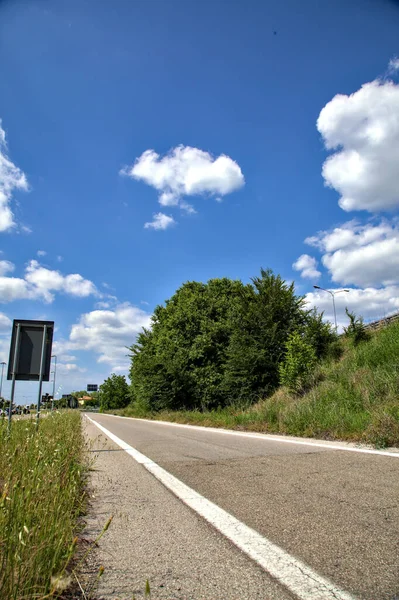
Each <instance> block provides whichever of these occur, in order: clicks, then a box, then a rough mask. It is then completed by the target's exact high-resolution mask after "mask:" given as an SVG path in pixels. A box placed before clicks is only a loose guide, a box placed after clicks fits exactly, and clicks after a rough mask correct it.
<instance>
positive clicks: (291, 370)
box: [279, 331, 316, 393]
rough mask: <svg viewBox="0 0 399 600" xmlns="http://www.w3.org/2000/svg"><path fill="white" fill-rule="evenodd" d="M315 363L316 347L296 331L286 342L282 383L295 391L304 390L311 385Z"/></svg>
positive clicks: (281, 365)
mask: <svg viewBox="0 0 399 600" xmlns="http://www.w3.org/2000/svg"><path fill="white" fill-rule="evenodd" d="M315 365H316V353H315V351H314V349H313V348H312V346H311V345H310V344H309V343H308V342H306V341H305V339H303V338H302V337H301V335H300V334H299V333H298V332H297V331H295V332H294V333H292V334H291V335H290V337H289V339H288V341H287V343H286V356H285V360H284V362H283V363H282V364H280V367H279V373H280V383H281V385H285V386H286V387H288V389H289V390H290V392H293V393H299V392H301V391H303V390H304V389H305V388H306V387H307V386H308V385H309V381H310V376H311V374H312V373H313V370H314V367H315Z"/></svg>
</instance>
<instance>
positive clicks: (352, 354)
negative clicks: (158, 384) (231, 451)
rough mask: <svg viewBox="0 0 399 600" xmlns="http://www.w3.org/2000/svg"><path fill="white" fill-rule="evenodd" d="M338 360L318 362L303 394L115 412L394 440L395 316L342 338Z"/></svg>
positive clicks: (397, 390)
mask: <svg viewBox="0 0 399 600" xmlns="http://www.w3.org/2000/svg"><path fill="white" fill-rule="evenodd" d="M342 344H343V350H344V353H343V356H342V357H341V359H340V360H332V359H330V360H328V361H325V362H323V363H322V364H320V365H318V367H317V368H316V370H315V372H314V375H313V384H312V386H311V387H310V389H309V390H308V392H307V393H306V394H303V395H301V396H295V395H293V394H291V393H290V392H289V391H288V390H287V389H286V388H280V389H279V390H277V392H276V393H275V394H273V395H272V396H270V397H269V398H266V399H264V400H260V401H259V402H258V403H257V404H256V405H254V406H252V407H249V408H247V409H245V410H243V409H239V408H235V407H228V408H225V409H223V410H219V411H212V412H199V411H164V412H158V413H148V412H146V411H143V410H142V409H138V408H135V407H134V406H129V407H127V408H126V409H123V410H122V411H114V412H119V414H122V415H126V416H132V417H145V418H152V419H162V420H167V421H174V422H179V423H191V424H197V425H204V426H211V427H228V428H233V429H247V430H252V431H263V432H270V433H283V434H290V435H297V436H309V437H318V438H324V439H342V440H351V441H360V442H365V443H369V444H372V445H374V446H376V447H387V446H399V322H395V323H393V324H392V325H389V326H388V327H386V328H385V329H381V330H380V331H376V332H373V333H372V335H371V338H370V340H369V341H365V342H362V343H360V344H359V345H357V346H354V345H352V343H351V342H350V340H347V339H344V340H343V341H342Z"/></svg>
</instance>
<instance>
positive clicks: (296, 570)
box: [85, 415, 355, 600]
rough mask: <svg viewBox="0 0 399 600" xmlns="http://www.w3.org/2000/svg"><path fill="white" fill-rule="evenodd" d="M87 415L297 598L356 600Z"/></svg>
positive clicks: (301, 599) (308, 599)
mask: <svg viewBox="0 0 399 600" xmlns="http://www.w3.org/2000/svg"><path fill="white" fill-rule="evenodd" d="M85 416H86V418H87V419H88V420H89V421H90V422H91V423H93V424H94V425H95V426H96V427H97V428H98V429H99V430H100V431H102V432H103V433H104V435H106V436H107V437H108V438H110V439H111V440H112V441H113V442H114V443H115V444H117V445H118V446H119V447H120V448H122V449H123V450H124V451H125V452H126V453H127V454H129V455H130V456H131V457H132V458H133V459H134V460H135V461H136V462H138V463H139V464H141V465H142V466H143V467H144V468H145V469H146V470H147V471H149V472H150V473H151V474H152V475H153V476H154V477H155V478H156V479H158V481H159V482H160V483H162V484H163V485H164V486H165V487H166V488H167V489H169V490H170V491H171V492H172V493H173V494H174V495H175V496H177V498H179V499H180V500H181V501H182V502H184V504H186V505H187V506H189V507H190V508H191V509H192V510H193V511H195V512H196V513H197V514H198V515H199V516H200V517H202V518H203V519H205V520H206V521H207V522H208V523H209V524H210V525H212V526H213V527H214V528H215V529H217V530H218V531H219V532H220V533H221V534H222V535H223V536H225V537H226V538H227V539H229V540H230V541H231V542H232V543H233V544H234V545H235V546H236V547H237V548H239V549H240V550H241V551H242V552H244V553H245V554H246V555H247V556H249V558H251V559H252V560H253V561H254V562H256V563H257V564H258V565H259V566H260V567H261V568H262V569H263V570H264V571H266V572H267V573H269V575H271V576H272V577H273V578H274V579H275V580H277V581H278V582H279V583H280V584H281V585H282V586H284V587H285V588H286V589H287V590H289V591H290V592H291V593H292V594H294V595H295V596H296V597H297V598H299V599H300V600H355V597H354V596H352V595H351V594H349V593H348V592H346V591H345V590H342V589H341V588H339V587H338V586H336V585H335V584H334V583H333V582H331V581H330V580H328V579H326V578H324V577H322V576H321V575H319V574H318V573H316V572H315V571H313V569H311V568H310V567H309V566H308V565H306V564H305V563H303V562H302V561H300V560H298V559H296V558H295V557H294V556H292V555H290V554H288V553H287V552H285V550H283V549H282V548H280V547H279V546H277V545H276V544H274V543H273V542H271V541H270V540H268V539H267V538H266V537H264V536H262V535H261V534H260V533H258V532H257V531H255V530H254V529H252V528H250V527H248V526H247V525H245V523H243V522H241V521H239V520H238V519H236V518H235V517H234V516H233V515H231V514H230V513H228V512H227V511H225V510H224V509H222V508H220V507H219V506H218V505H216V504H214V503H213V502H211V501H210V500H208V499H207V498H205V497H204V496H202V495H201V494H199V493H198V492H196V491H195V490H194V489H192V488H190V487H189V486H187V485H186V484H185V483H183V482H182V481H180V480H179V479H177V477H175V476H174V475H172V474H171V473H169V472H168V471H166V470H165V469H164V468H163V467H161V466H160V465H158V464H157V463H155V462H154V461H153V460H151V459H150V458H148V457H147V456H145V455H144V454H142V453H141V452H139V451H138V450H136V449H135V448H133V446H130V445H129V444H128V443H127V442H125V441H124V440H122V439H121V438H119V437H117V436H116V435H115V434H113V433H112V432H111V431H109V430H108V429H106V428H105V427H104V426H103V425H101V424H100V423H97V421H96V420H95V419H92V418H91V417H89V416H88V415H85Z"/></svg>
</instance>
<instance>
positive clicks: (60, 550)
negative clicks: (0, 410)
mask: <svg viewBox="0 0 399 600" xmlns="http://www.w3.org/2000/svg"><path fill="white" fill-rule="evenodd" d="M86 474H87V465H85V459H84V439H83V434H82V429H81V421H80V413H78V412H73V411H62V412H56V413H52V414H49V415H48V416H46V417H45V418H42V419H41V421H40V425H39V428H38V430H37V429H36V425H35V420H34V419H21V420H17V419H15V420H14V421H13V423H12V427H11V432H10V434H9V433H8V428H7V421H6V420H5V419H2V420H1V421H0V598H4V599H7V600H22V599H33V598H43V599H44V598H60V597H61V596H62V594H63V592H64V590H65V589H66V588H69V587H70V586H71V583H72V578H71V572H72V571H71V565H72V563H73V560H74V555H75V550H76V544H77V540H78V538H77V537H76V536H77V533H78V531H79V519H80V516H81V514H82V511H83V509H84V506H85V491H84V485H85V478H86Z"/></svg>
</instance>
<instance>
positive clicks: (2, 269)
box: [0, 260, 98, 303]
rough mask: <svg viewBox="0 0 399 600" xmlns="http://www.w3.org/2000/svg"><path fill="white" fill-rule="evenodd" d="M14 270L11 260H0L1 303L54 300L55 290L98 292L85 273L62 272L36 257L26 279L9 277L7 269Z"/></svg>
mask: <svg viewBox="0 0 399 600" xmlns="http://www.w3.org/2000/svg"><path fill="white" fill-rule="evenodd" d="M13 269H14V265H12V263H9V262H8V261H0V302H12V301H14V300H44V301H45V302H48V303H51V302H53V300H54V292H63V293H65V294H68V295H70V296H75V297H81V298H82V297H86V296H90V295H97V294H98V292H97V289H96V286H95V285H94V283H93V282H92V281H89V280H88V279H84V278H83V277H82V275H79V274H78V273H73V274H70V275H62V274H61V273H60V272H59V271H53V270H50V269H47V268H45V267H43V266H41V265H40V264H39V263H38V262H37V261H36V260H31V261H30V262H29V264H28V266H27V267H26V271H25V277H24V278H20V277H7V276H6V273H7V271H12V270H13Z"/></svg>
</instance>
